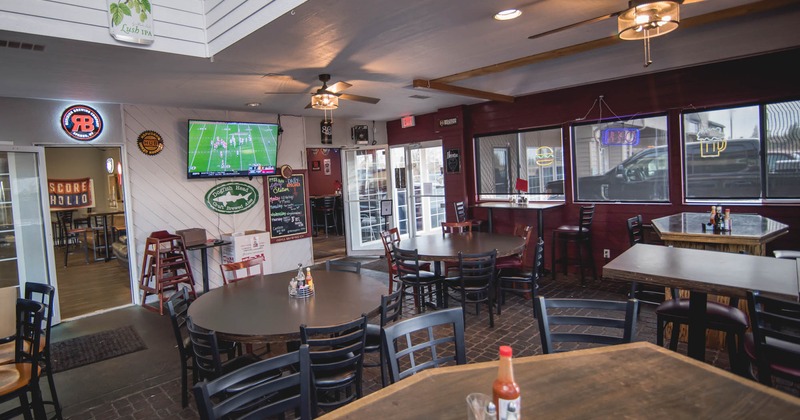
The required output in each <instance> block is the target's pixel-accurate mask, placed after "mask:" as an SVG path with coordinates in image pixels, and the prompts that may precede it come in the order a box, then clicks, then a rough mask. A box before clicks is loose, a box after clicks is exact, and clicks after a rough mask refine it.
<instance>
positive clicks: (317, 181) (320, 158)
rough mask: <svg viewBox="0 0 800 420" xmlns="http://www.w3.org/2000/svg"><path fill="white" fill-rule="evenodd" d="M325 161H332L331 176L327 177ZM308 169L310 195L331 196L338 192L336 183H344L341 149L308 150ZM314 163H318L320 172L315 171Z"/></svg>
mask: <svg viewBox="0 0 800 420" xmlns="http://www.w3.org/2000/svg"><path fill="white" fill-rule="evenodd" d="M325 159H330V160H331V174H330V175H325V167H324V165H323V163H324V160H325ZM306 160H307V165H308V166H307V168H308V182H307V183H308V192H309V195H311V196H315V195H331V194H334V193H335V192H336V186H335V184H334V183H335V181H339V182H342V158H341V150H339V149H331V148H328V149H322V148H319V149H317V148H313V149H306ZM314 162H318V163H317V164H318V165H319V170H318V171H316V170H314V166H313V165H314Z"/></svg>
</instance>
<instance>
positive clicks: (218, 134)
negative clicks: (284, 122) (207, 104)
mask: <svg viewBox="0 0 800 420" xmlns="http://www.w3.org/2000/svg"><path fill="white" fill-rule="evenodd" d="M277 157H278V124H271V123H248V122H230V121H202V120H189V147H188V177H189V178H218V177H225V176H261V175H272V174H274V173H275V166H276V160H277Z"/></svg>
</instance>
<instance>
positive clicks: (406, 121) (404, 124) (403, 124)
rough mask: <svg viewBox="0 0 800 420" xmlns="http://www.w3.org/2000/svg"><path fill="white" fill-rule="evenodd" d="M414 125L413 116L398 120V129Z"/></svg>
mask: <svg viewBox="0 0 800 420" xmlns="http://www.w3.org/2000/svg"><path fill="white" fill-rule="evenodd" d="M414 124H415V123H414V116H413V115H409V116H406V117H401V118H400V127H402V128H408V127H413V126H414Z"/></svg>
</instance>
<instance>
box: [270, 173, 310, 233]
mask: <svg viewBox="0 0 800 420" xmlns="http://www.w3.org/2000/svg"><path fill="white" fill-rule="evenodd" d="M300 172H301V171H296V172H294V173H293V174H292V175H291V176H289V177H287V178H284V177H283V176H281V175H270V176H268V177H266V178H265V179H266V182H265V184H264V196H265V197H267V199H266V200H264V203H265V204H264V205H265V207H266V213H267V224H268V227H269V230H270V243H276V242H285V241H292V240H295V239H301V238H308V237H311V229H309V223H308V221H309V220H310V215H309V206H308V200H307V197H308V187H307V186H306V177H305V173H304V172H305V171H302V172H303V173H300Z"/></svg>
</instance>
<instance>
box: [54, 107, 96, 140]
mask: <svg viewBox="0 0 800 420" xmlns="http://www.w3.org/2000/svg"><path fill="white" fill-rule="evenodd" d="M61 128H62V129H64V131H65V132H66V133H67V135H69V136H70V137H72V138H73V139H75V140H80V141H91V140H94V139H95V138H96V137H97V136H99V135H100V133H101V132H102V131H103V119H102V118H101V117H100V113H99V112H97V111H95V110H94V108H92V107H89V106H86V105H73V106H71V107H69V108H67V109H66V110H64V113H63V114H61Z"/></svg>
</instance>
